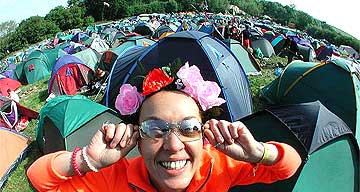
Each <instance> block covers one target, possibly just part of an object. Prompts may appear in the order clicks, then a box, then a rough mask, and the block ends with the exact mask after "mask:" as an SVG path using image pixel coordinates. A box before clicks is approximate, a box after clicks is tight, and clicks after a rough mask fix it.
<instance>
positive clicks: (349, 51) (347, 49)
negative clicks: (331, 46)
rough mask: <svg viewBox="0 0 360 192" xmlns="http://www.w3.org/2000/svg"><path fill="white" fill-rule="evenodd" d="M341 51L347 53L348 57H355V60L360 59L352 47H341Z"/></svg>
mask: <svg viewBox="0 0 360 192" xmlns="http://www.w3.org/2000/svg"><path fill="white" fill-rule="evenodd" d="M339 50H340V51H345V52H346V53H347V55H349V56H350V57H353V58H354V59H358V58H359V53H358V52H357V51H356V50H355V49H354V48H352V47H350V46H347V45H340V46H339Z"/></svg>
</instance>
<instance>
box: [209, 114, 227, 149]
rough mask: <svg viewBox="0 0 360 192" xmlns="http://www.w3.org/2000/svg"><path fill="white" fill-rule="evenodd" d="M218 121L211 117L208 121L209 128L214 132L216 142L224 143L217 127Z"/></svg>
mask: <svg viewBox="0 0 360 192" xmlns="http://www.w3.org/2000/svg"><path fill="white" fill-rule="evenodd" d="M218 122H219V121H217V120H215V119H211V120H210V121H209V125H210V130H211V132H212V133H213V134H214V137H215V140H216V143H224V138H223V136H222V135H221V133H220V130H219V128H218Z"/></svg>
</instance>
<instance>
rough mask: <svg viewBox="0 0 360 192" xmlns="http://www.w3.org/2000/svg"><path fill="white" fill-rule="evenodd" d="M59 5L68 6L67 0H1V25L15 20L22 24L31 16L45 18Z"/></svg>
mask: <svg viewBox="0 0 360 192" xmlns="http://www.w3.org/2000/svg"><path fill="white" fill-rule="evenodd" d="M58 5H62V6H64V7H66V6H67V0H0V23H3V22H5V21H9V20H15V21H16V22H17V23H20V22H21V21H22V20H24V19H27V18H29V17H31V16H36V15H38V16H42V17H44V16H45V15H46V14H47V13H49V11H50V10H51V9H53V8H55V7H56V6H58Z"/></svg>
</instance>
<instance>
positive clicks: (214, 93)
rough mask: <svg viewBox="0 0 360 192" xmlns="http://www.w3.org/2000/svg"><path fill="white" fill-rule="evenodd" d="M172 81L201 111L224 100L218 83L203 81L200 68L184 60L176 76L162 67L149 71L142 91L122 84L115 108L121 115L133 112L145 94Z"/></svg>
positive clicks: (159, 88) (218, 104) (153, 91)
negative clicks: (197, 104) (195, 102)
mask: <svg viewBox="0 0 360 192" xmlns="http://www.w3.org/2000/svg"><path fill="white" fill-rule="evenodd" d="M172 83H175V85H176V90H180V91H183V92H184V93H186V94H188V95H189V96H190V97H192V98H193V99H194V100H195V101H197V102H198V103H199V105H200V106H201V109H202V110H203V111H206V110H208V109H210V108H212V107H214V106H220V105H221V104H223V103H225V102H226V101H225V100H224V99H223V98H220V97H219V95H220V93H221V89H220V87H219V85H218V84H217V83H216V82H214V81H204V79H203V77H202V76H201V74H200V69H199V68H198V67H197V66H195V65H192V66H189V63H188V62H186V63H185V65H184V66H182V67H181V68H180V69H179V70H178V71H177V73H176V77H171V76H170V75H169V74H167V73H166V72H165V71H164V70H163V69H162V68H156V69H153V70H152V71H150V72H149V73H148V74H147V75H146V77H145V80H144V82H143V85H142V89H143V90H142V91H143V92H142V93H140V92H138V91H137V88H136V87H135V86H132V85H130V84H123V85H122V86H121V87H120V91H119V95H118V96H117V98H116V101H115V108H116V109H117V110H119V112H120V114H121V115H131V114H134V113H136V112H137V111H138V109H139V107H140V106H141V104H142V102H143V101H144V98H145V96H146V95H149V94H151V93H155V92H157V91H159V90H161V89H162V88H164V87H167V86H168V85H170V84H172Z"/></svg>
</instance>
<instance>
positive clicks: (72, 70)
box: [48, 55, 94, 95]
mask: <svg viewBox="0 0 360 192" xmlns="http://www.w3.org/2000/svg"><path fill="white" fill-rule="evenodd" d="M93 75H94V71H93V70H92V69H90V68H89V67H88V66H87V65H85V64H84V62H83V61H81V60H80V59H78V58H77V57H75V56H72V55H64V56H62V57H60V58H59V59H58V61H57V62H56V63H55V66H54V68H53V71H52V73H51V77H50V80H49V86H48V93H49V94H50V93H54V94H55V95H74V94H76V93H77V91H79V90H80V89H81V87H82V86H84V85H87V84H89V82H90V81H91V79H92V78H93Z"/></svg>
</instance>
